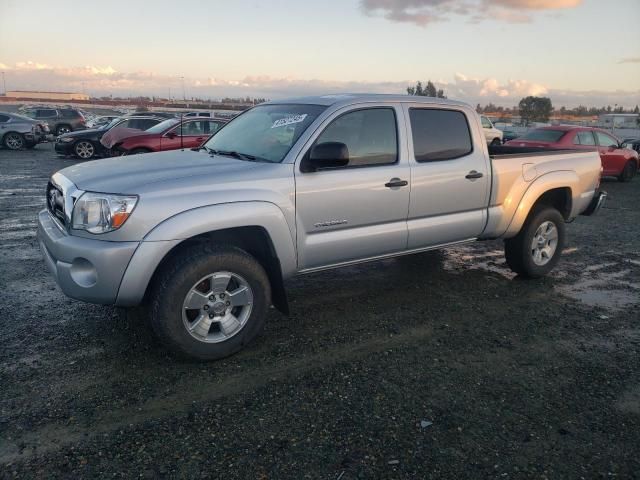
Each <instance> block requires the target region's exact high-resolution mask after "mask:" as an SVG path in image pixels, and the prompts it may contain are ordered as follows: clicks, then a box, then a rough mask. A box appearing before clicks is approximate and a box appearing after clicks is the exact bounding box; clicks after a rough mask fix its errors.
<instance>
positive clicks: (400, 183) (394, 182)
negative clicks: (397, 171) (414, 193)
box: [384, 178, 409, 188]
mask: <svg viewBox="0 0 640 480" xmlns="http://www.w3.org/2000/svg"><path fill="white" fill-rule="evenodd" d="M407 185H409V182H407V181H406V180H400V179H399V178H392V179H391V180H389V181H388V182H387V183H385V184H384V186H385V187H387V188H395V187H406V186H407Z"/></svg>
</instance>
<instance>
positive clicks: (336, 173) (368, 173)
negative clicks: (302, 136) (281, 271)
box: [279, 105, 409, 270]
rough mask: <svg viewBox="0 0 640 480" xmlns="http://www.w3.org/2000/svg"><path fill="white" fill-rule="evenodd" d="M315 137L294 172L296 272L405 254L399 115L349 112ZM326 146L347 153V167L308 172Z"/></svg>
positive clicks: (405, 177)
mask: <svg viewBox="0 0 640 480" xmlns="http://www.w3.org/2000/svg"><path fill="white" fill-rule="evenodd" d="M398 122H400V128H398ZM283 127H284V126H283ZM283 127H279V128H283ZM318 132H320V133H316V135H314V137H312V138H311V140H310V141H309V142H308V144H307V145H308V148H307V149H306V150H303V152H302V153H301V155H300V157H301V158H299V159H298V162H297V164H296V170H295V172H296V173H295V176H296V178H295V180H296V222H297V232H298V234H297V244H298V268H299V269H300V270H309V269H316V268H322V267H326V266H330V265H336V264H341V263H346V262H350V261H357V260H362V259H366V258H371V257H376V256H382V255H385V254H390V253H395V252H400V251H403V250H405V249H406V246H407V223H406V221H407V209H408V206H409V166H408V164H407V158H406V147H403V145H405V146H406V142H405V140H404V139H405V136H404V134H403V133H402V132H404V128H403V117H402V110H401V108H400V107H395V106H389V105H379V106H373V105H372V106H367V108H354V107H349V108H347V109H344V110H341V111H339V112H336V113H335V114H334V115H332V116H331V117H330V118H329V119H327V120H326V121H325V122H324V124H323V125H322V126H321V128H320V129H318ZM398 132H401V133H400V134H399V133H398ZM328 142H340V143H344V144H345V145H346V147H347V149H348V152H349V162H348V164H347V165H346V166H343V167H337V168H331V169H324V170H320V171H315V172H303V171H302V169H301V165H302V164H303V163H304V158H305V157H306V156H307V155H308V153H309V150H310V149H311V148H313V146H315V145H319V144H322V143H328Z"/></svg>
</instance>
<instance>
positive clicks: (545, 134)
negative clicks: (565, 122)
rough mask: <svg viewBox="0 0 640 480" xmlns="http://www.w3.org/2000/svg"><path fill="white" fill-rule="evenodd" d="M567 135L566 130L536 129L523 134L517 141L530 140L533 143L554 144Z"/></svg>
mask: <svg viewBox="0 0 640 480" xmlns="http://www.w3.org/2000/svg"><path fill="white" fill-rule="evenodd" d="M566 133H567V131H566V130H549V129H546V128H545V129H542V128H540V129H536V130H531V131H530V132H527V133H525V134H524V135H523V136H522V137H520V138H519V140H531V141H533V142H549V143H554V142H557V141H558V140H560V139H561V138H562V137H564V135H565V134H566Z"/></svg>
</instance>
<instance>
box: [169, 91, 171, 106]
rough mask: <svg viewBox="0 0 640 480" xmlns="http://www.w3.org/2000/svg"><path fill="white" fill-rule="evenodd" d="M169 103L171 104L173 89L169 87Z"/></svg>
mask: <svg viewBox="0 0 640 480" xmlns="http://www.w3.org/2000/svg"><path fill="white" fill-rule="evenodd" d="M169 103H171V87H169Z"/></svg>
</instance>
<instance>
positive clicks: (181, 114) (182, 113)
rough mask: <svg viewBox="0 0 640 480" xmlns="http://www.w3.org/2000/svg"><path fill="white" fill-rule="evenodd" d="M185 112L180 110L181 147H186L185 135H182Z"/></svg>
mask: <svg viewBox="0 0 640 480" xmlns="http://www.w3.org/2000/svg"><path fill="white" fill-rule="evenodd" d="M183 115H184V112H180V148H184V137H183V136H182V125H183V124H184V122H183V119H184V116H183Z"/></svg>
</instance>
